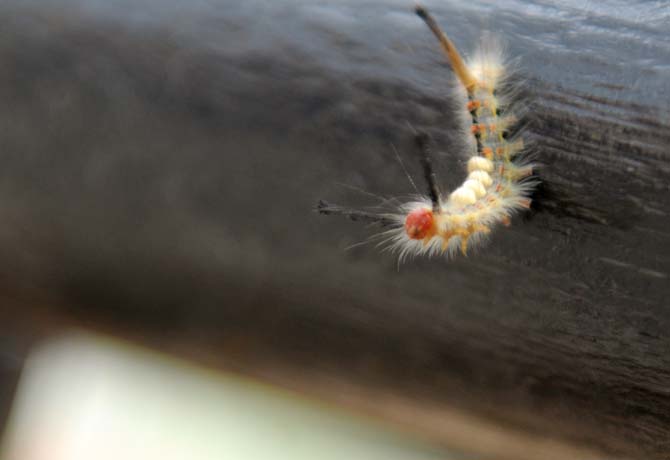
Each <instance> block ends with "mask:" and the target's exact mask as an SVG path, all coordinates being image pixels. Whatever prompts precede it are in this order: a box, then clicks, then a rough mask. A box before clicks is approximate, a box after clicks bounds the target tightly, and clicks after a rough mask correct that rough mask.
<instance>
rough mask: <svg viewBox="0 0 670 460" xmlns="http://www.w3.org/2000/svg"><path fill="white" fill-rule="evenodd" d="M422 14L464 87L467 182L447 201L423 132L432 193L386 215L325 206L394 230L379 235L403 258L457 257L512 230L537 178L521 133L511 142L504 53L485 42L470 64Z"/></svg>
mask: <svg viewBox="0 0 670 460" xmlns="http://www.w3.org/2000/svg"><path fill="white" fill-rule="evenodd" d="M416 13H417V15H418V16H419V17H421V18H422V19H423V20H424V21H425V23H426V24H427V26H428V27H429V29H430V30H431V31H432V32H433V33H434V34H435V36H436V37H437V39H438V40H439V42H440V45H441V47H442V49H443V51H444V52H445V54H446V56H447V58H448V60H449V62H450V64H451V67H452V69H453V71H454V74H455V75H456V77H457V79H458V81H459V82H460V85H459V86H460V88H462V92H463V94H462V98H463V105H464V109H465V110H464V111H463V112H462V114H463V117H464V118H465V123H466V125H465V126H467V125H469V129H468V131H469V132H468V134H467V135H466V136H467V139H468V142H467V144H468V147H467V148H468V156H469V160H468V162H467V172H468V175H467V178H466V180H465V181H464V182H463V184H462V185H461V186H460V187H458V188H456V189H455V190H454V191H452V192H451V193H450V194H449V195H448V197H446V198H444V197H443V196H442V194H441V193H440V188H439V185H438V183H437V179H436V175H435V173H434V171H433V168H432V164H431V156H430V151H429V149H428V145H427V138H426V136H423V135H418V136H417V143H418V144H419V147H420V151H421V160H422V166H423V170H424V175H425V178H426V181H427V183H428V195H427V196H421V197H418V199H416V200H414V201H411V202H408V203H405V204H400V205H398V206H397V209H396V210H395V211H394V212H391V213H383V214H374V213H368V212H365V211H356V210H351V209H346V208H343V207H340V206H336V205H332V204H329V203H326V202H324V201H321V202H320V203H319V206H318V209H319V212H321V213H322V214H341V215H346V216H348V217H350V218H352V219H354V220H359V219H365V220H368V221H373V222H378V223H381V224H382V225H386V226H389V227H391V228H390V229H389V230H387V231H384V232H382V233H381V234H379V235H378V236H379V238H381V243H380V244H382V245H384V244H385V245H386V246H387V248H388V249H390V250H392V251H393V252H396V253H397V254H398V256H399V260H400V261H402V260H404V259H405V258H407V257H413V256H416V255H428V256H433V255H438V254H446V255H447V256H452V255H454V254H456V253H457V252H459V251H460V252H461V253H463V254H466V253H467V251H468V248H470V247H472V246H475V245H477V244H479V243H480V242H482V241H483V240H484V239H485V238H486V237H487V235H488V234H489V233H490V232H491V229H492V228H493V227H494V226H496V225H498V224H503V225H505V226H509V225H510V216H511V215H512V214H514V213H515V212H518V211H519V210H523V209H528V208H530V204H531V200H530V198H529V195H530V193H531V192H532V191H533V189H534V186H535V182H534V180H533V179H532V178H531V175H532V171H533V166H532V165H531V164H528V163H527V162H524V161H523V160H522V159H521V157H522V155H521V154H522V151H523V140H522V139H521V138H520V137H519V136H515V138H514V140H511V139H509V138H508V133H509V128H510V127H511V126H512V125H513V124H514V123H515V119H514V118H513V116H512V115H511V114H509V113H507V112H506V111H505V108H506V107H509V103H510V102H511V101H510V100H509V93H508V95H505V94H504V93H502V92H501V90H500V88H501V86H503V84H504V83H505V78H506V76H507V75H506V73H505V68H504V58H503V53H502V50H501V48H500V47H499V46H496V45H495V44H494V43H492V42H488V43H483V45H484V46H481V47H480V49H479V50H478V51H477V53H476V54H475V55H474V57H473V58H472V59H471V60H469V61H468V62H465V61H464V60H463V59H462V57H461V55H460V54H459V52H458V50H457V49H456V47H455V46H454V44H453V43H452V42H451V40H450V39H449V38H448V37H447V36H446V35H445V34H444V32H442V30H441V29H440V28H439V26H438V25H437V23H436V22H435V20H434V19H433V18H432V16H430V15H429V14H428V12H427V11H426V10H425V9H424V8H423V7H420V6H418V7H417V8H416ZM501 93H502V94H501Z"/></svg>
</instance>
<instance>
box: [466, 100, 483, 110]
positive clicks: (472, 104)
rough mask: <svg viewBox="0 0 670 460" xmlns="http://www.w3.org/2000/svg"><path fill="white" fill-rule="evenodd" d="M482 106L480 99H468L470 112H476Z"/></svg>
mask: <svg viewBox="0 0 670 460" xmlns="http://www.w3.org/2000/svg"><path fill="white" fill-rule="evenodd" d="M481 106H482V103H481V102H480V101H468V106H467V107H468V112H474V111H476V110H478V109H479V108H480V107H481Z"/></svg>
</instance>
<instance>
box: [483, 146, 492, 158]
mask: <svg viewBox="0 0 670 460" xmlns="http://www.w3.org/2000/svg"><path fill="white" fill-rule="evenodd" d="M482 154H483V155H484V156H485V157H486V158H487V159H488V160H493V149H492V148H491V147H484V148H483V149H482Z"/></svg>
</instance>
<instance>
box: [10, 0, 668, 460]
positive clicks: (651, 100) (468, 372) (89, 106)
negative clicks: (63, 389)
mask: <svg viewBox="0 0 670 460" xmlns="http://www.w3.org/2000/svg"><path fill="white" fill-rule="evenodd" d="M273 5H274V4H273ZM505 5H508V4H505ZM509 5H511V6H506V7H507V8H508V10H505V9H504V8H503V9H501V10H495V11H492V12H491V19H490V20H489V23H488V24H487V25H488V26H489V27H488V28H490V29H494V30H496V28H495V27H496V24H500V29H501V30H496V31H497V32H499V33H500V34H501V35H503V36H505V38H506V39H507V40H509V41H510V43H509V48H510V54H513V55H518V54H521V55H522V56H521V57H522V58H523V59H522V60H521V61H520V63H519V65H518V74H519V77H520V78H521V80H522V81H523V83H522V86H521V88H522V95H523V100H524V101H525V103H526V105H527V108H528V112H527V115H526V116H525V119H526V122H527V128H526V129H527V138H528V139H529V140H530V141H532V142H533V143H534V152H535V155H536V157H537V161H538V162H540V163H542V165H543V167H542V169H541V170H540V173H539V174H540V177H541V178H542V180H543V184H542V187H541V189H540V190H539V191H538V194H537V196H536V198H537V200H536V204H535V205H534V209H533V210H532V212H530V213H528V214H527V215H526V216H521V217H518V218H515V219H514V220H513V224H512V226H511V227H510V228H509V229H505V228H500V229H496V231H495V232H494V234H493V237H492V239H491V241H490V243H489V244H488V245H487V246H485V247H483V248H481V249H480V250H478V251H476V253H472V254H470V255H469V256H468V257H467V258H464V257H458V258H457V259H456V260H453V261H446V260H442V259H434V260H417V261H415V262H412V263H408V264H405V265H402V266H401V267H400V268H399V269H398V267H397V264H396V260H395V259H394V258H393V257H392V256H390V255H389V254H385V253H379V251H378V250H377V249H375V248H374V245H367V246H366V245H363V246H356V247H355V248H353V249H350V250H345V248H347V247H348V246H350V245H352V244H355V243H357V242H360V241H363V240H365V239H366V238H367V237H368V236H370V235H372V234H374V232H375V231H376V229H375V228H374V227H370V228H366V227H365V225H361V224H358V223H353V222H348V221H346V220H345V219H340V218H338V217H334V216H318V215H317V214H316V213H315V212H313V208H314V206H315V205H316V203H317V202H318V200H319V199H327V200H329V201H332V202H335V203H339V204H346V205H352V206H365V205H374V204H377V203H378V202H379V199H378V198H375V197H371V196H369V195H367V193H368V192H370V193H375V194H381V195H385V196H404V195H407V194H411V193H413V189H412V187H411V185H410V184H409V182H408V180H407V178H406V177H405V174H404V172H403V170H402V168H401V167H400V166H399V164H398V162H397V160H396V158H395V154H394V153H393V149H392V147H391V144H392V145H394V146H395V147H396V148H397V149H398V151H399V152H400V155H401V157H402V159H403V162H404V164H405V165H407V167H408V169H409V171H410V174H411V175H412V176H413V177H414V180H415V181H416V182H417V184H422V183H423V182H422V181H421V169H420V165H419V164H418V161H417V158H416V150H415V147H414V145H413V137H412V130H411V128H410V126H409V125H412V126H414V127H416V128H419V129H422V130H425V131H426V132H428V133H429V134H430V135H431V137H432V142H433V143H434V145H435V146H436V147H437V148H436V150H437V151H438V153H437V158H436V166H437V172H438V174H439V177H440V178H441V179H442V180H443V184H441V185H442V187H443V189H446V190H449V189H452V188H453V187H455V186H457V184H459V183H460V182H461V181H462V179H463V176H464V164H463V158H462V157H461V156H460V155H459V151H460V149H461V147H460V143H459V136H458V133H456V132H454V130H453V129H450V128H451V127H453V125H454V119H455V118H454V116H455V115H454V113H455V111H456V110H460V106H459V104H460V101H456V100H451V99H449V98H448V96H447V95H448V94H449V91H448V88H449V85H450V84H451V74H450V72H449V70H448V67H447V66H446V65H445V64H444V63H443V59H442V56H441V55H440V52H439V49H438V47H437V44H436V43H435V42H434V37H433V36H432V35H431V34H430V32H429V31H428V30H425V26H424V25H423V24H422V23H421V20H420V19H419V18H417V17H415V16H414V15H413V12H412V6H413V5H408V6H407V8H405V5H398V4H396V3H393V5H384V4H382V3H374V2H372V3H370V4H366V6H365V7H361V9H359V10H356V11H354V9H353V8H350V7H347V6H342V7H341V9H340V10H338V9H337V8H334V7H326V6H318V5H310V4H300V3H298V2H296V3H287V4H284V5H282V6H269V5H264V4H263V3H262V2H258V3H256V2H245V3H244V4H235V3H225V2H221V3H217V2H200V3H196V4H193V5H192V6H179V5H174V4H171V3H168V2H159V1H150V2H149V1H147V2H140V3H134V2H133V3H132V4H131V3H128V2H126V3H124V2H120V1H119V2H104V3H102V2H100V3H99V2H81V3H79V2H75V1H51V2H15V3H11V2H10V3H5V4H3V6H2V7H1V8H0V31H1V32H0V111H1V112H0V155H2V167H1V168H0V213H1V216H2V226H0V258H1V260H3V264H2V265H1V266H0V282H1V283H2V285H3V286H4V287H5V291H6V292H8V293H11V295H12V296H14V297H13V298H20V299H31V298H33V297H37V296H42V297H46V298H50V299H52V300H53V304H52V305H54V306H53V307H51V308H52V309H53V311H52V312H51V313H54V314H57V315H59V316H63V317H70V318H74V319H76V320H77V321H78V322H80V323H84V324H91V325H95V324H98V323H105V324H113V325H115V327H116V328H118V330H120V331H123V330H133V331H140V334H141V335H144V336H146V337H149V338H154V339H156V340H160V341H161V342H162V343H175V344H176V343H188V344H189V345H190V346H193V347H197V348H200V349H202V350H205V353H211V354H217V353H220V352H221V350H229V349H234V350H235V352H236V353H237V354H239V355H241V356H245V353H248V354H249V356H251V355H253V354H264V355H266V356H272V357H273V359H276V360H277V361H278V362H281V361H285V362H287V363H290V364H291V365H292V366H296V365H299V366H304V367H308V368H318V369H321V370H322V371H324V372H330V373H333V374H334V375H338V376H345V377H346V378H348V379H350V380H352V381H354V382H360V383H361V384H366V385H381V386H384V387H390V388H393V389H394V390H397V391H399V392H404V393H406V394H410V395H415V396H416V397H420V398H422V399H428V400H431V401H435V404H440V403H442V402H446V403H449V404H455V405H457V406H461V407H463V408H466V409H468V410H474V411H476V412H477V413H481V414H485V415H487V416H490V417H493V418H494V419H496V420H499V421H500V422H501V423H504V424H511V425H516V426H519V427H522V428H523V429H527V430H531V431H535V432H537V433H541V434H549V435H551V436H556V437H559V438H561V437H565V438H567V439H572V440H577V441H580V442H584V443H586V444H589V445H595V446H597V447H600V448H603V449H605V450H606V451H608V452H613V453H619V454H622V455H628V456H633V457H639V458H666V457H665V455H666V453H667V452H668V451H669V450H670V444H669V442H668V439H670V415H669V414H670V354H669V353H668V351H670V339H668V334H667V331H668V330H669V327H670V311H669V309H668V308H669V307H668V301H667V299H668V294H669V293H670V289H669V288H668V281H669V280H668V276H669V275H670V234H669V233H668V230H667V229H668V225H669V224H670V218H669V217H668V213H670V205H669V202H668V198H667V196H668V195H667V193H668V192H670V190H669V182H668V179H669V178H670V163H669V162H668V157H669V154H668V152H667V145H668V143H669V142H670V127H669V126H668V119H669V112H668V86H667V85H668V81H670V80H669V79H668V78H667V73H668V68H669V66H670V57H669V56H670V55H669V54H668V53H667V50H665V48H664V46H667V37H664V36H663V35H662V34H661V33H660V32H659V29H658V27H660V26H659V25H655V23H653V22H647V23H645V24H646V25H644V26H643V25H640V24H642V23H641V22H635V21H634V20H630V21H628V22H623V23H622V22H617V21H614V20H612V19H611V18H604V19H602V21H600V22H599V21H598V17H599V16H598V12H591V13H589V14H590V15H586V16H585V18H582V19H580V20H576V21H575V22H570V23H569V24H573V25H574V29H570V28H569V27H568V28H567V29H566V28H565V27H567V26H566V23H565V22H563V20H562V19H561V18H562V17H563V16H562V15H561V14H562V13H561V10H560V9H559V10H558V12H555V11H554V12H552V11H553V10H552V9H551V8H549V9H548V10H542V11H541V12H540V16H539V17H538V16H535V15H534V14H533V13H534V12H536V10H537V5H534V4H531V3H529V4H528V5H527V10H525V9H523V8H522V9H521V10H519V11H521V13H519V14H516V15H514V14H513V13H514V12H515V11H517V10H516V8H521V7H520V6H514V5H513V4H511V3H510V4H509ZM429 6H430V5H429ZM547 8H548V7H547ZM566 8H567V7H566ZM658 8H659V9H660V8H661V7H658ZM659 11H660V10H659ZM433 12H434V14H435V16H436V18H437V20H438V21H440V22H441V23H442V24H443V26H444V27H445V29H446V30H447V31H449V33H452V30H453V37H452V38H453V40H454V42H455V43H456V44H457V45H458V46H460V47H461V48H463V49H464V50H468V49H469V47H468V45H469V44H470V43H469V42H467V41H465V40H467V39H472V38H474V37H476V36H477V35H478V34H479V32H480V28H481V26H482V23H481V21H484V19H481V18H482V17H484V16H483V15H484V14H485V10H484V9H481V10H480V9H477V7H476V5H475V6H474V7H471V8H469V9H462V10H461V9H459V8H458V7H457V6H451V7H445V9H439V8H436V10H434V11H433ZM517 12H518V11H517ZM354 13H356V14H354ZM563 13H564V14H572V13H574V10H572V9H570V8H567V9H566V10H565V11H564V12H563ZM542 14H546V15H547V16H542ZM552 14H556V17H554V16H552ZM650 14H651V13H650ZM659 14H660V13H659ZM477 20H479V21H480V22H479V23H477ZM580 21H582V22H580ZM471 22H475V24H474V26H473V27H472V30H470V27H469V24H470V23H471ZM415 23H416V24H415ZM594 23H595V24H598V27H599V28H600V29H601V30H605V31H607V30H609V31H611V33H612V35H613V36H620V37H623V38H620V39H619V41H618V42H613V43H611V44H610V45H607V41H606V40H603V41H602V42H600V41H598V40H593V39H592V38H593V37H592V36H590V35H589V33H595V32H593V29H592V28H589V27H587V25H589V24H591V25H593V24H594ZM638 25H639V27H638ZM562 27H563V29H562ZM580 27H581V28H580ZM636 27H637V28H636ZM638 29H639V30H638ZM534 30H537V31H539V30H546V31H554V34H555V35H556V36H557V37H559V38H560V39H561V40H558V42H557V43H558V44H560V46H559V45H557V44H556V43H554V42H553V41H552V40H554V39H555V37H554V36H551V37H548V36H547V37H544V38H545V41H542V40H539V41H538V43H539V44H534V43H533V42H532V41H530V37H533V36H537V35H536V34H535V33H534V32H533V31H534ZM561 31H563V32H561ZM623 32H626V33H625V34H624V33H623ZM547 33H549V32H547ZM636 33H640V34H642V33H646V34H647V35H646V36H645V35H642V36H639V35H635V34H636ZM579 36H582V37H584V40H581V41H580V40H579V39H577V38H575V37H579ZM639 37H641V38H639ZM587 38H590V40H587ZM573 39H574V40H573ZM664 40H665V41H664ZM584 41H586V42H588V43H589V44H590V47H581V48H580V47H577V44H579V43H583V42H584ZM544 45H547V46H544ZM549 45H552V46H549ZM571 45H575V48H574V49H571V48H570V46H571ZM624 45H625V46H624ZM607 46H609V47H610V48H607ZM618 48H621V51H620V52H619V53H617V52H616V51H617V49H618ZM552 50H553V51H552ZM664 50H665V51H664ZM515 51H516V53H514V52H515ZM552 53H554V54H552ZM647 55H649V56H650V57H649V58H648V59H646V60H645V56H647ZM614 56H624V57H631V56H639V60H637V61H632V60H631V61H630V62H629V63H628V65H626V63H624V62H621V61H613V60H612V59H614ZM651 56H653V57H651ZM608 58H609V60H608ZM622 59H623V58H622ZM645 66H646V67H645ZM635 69H637V70H635ZM643 69H646V70H643ZM636 72H637V73H636ZM339 183H344V184H348V185H349V186H351V187H353V188H355V189H361V190H362V192H358V191H356V190H352V189H351V187H349V188H348V187H344V186H341V185H338V184H339ZM420 186H421V185H420ZM17 292H18V293H17ZM8 295H9V294H8ZM6 305H8V306H9V305H13V303H12V302H9V301H8V302H7V303H6ZM57 305H65V307H57ZM27 314H28V312H27V309H26V308H25V307H22V308H20V309H19V308H10V307H7V309H6V310H5V312H4V313H3V316H5V317H6V318H7V319H8V320H9V321H8V322H7V324H11V323H12V321H11V320H12V319H17V318H20V317H21V316H22V315H27ZM21 334H23V332H22V331H15V330H7V331H3V336H6V337H8V339H7V342H6V343H8V344H10V345H7V346H5V345H3V349H4V350H8V351H7V352H6V353H3V354H2V355H0V356H1V357H2V361H3V366H5V367H3V369H16V368H17V367H18V363H20V356H21V354H22V352H20V351H17V350H23V348H22V346H18V345H11V344H16V343H22V339H21V337H22V336H21ZM175 346H176V345H175ZM2 375H3V376H5V375H11V376H13V375H15V371H6V372H5V371H4V370H3V373H2ZM8 380H11V379H8ZM12 385H13V384H11V383H7V384H4V383H3V391H4V388H5V387H7V388H8V387H11V386H12ZM3 398H6V396H5V394H4V393H3Z"/></svg>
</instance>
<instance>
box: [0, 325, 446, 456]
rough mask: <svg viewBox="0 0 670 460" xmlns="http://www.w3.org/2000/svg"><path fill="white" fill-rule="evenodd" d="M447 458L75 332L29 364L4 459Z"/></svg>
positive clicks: (289, 397)
mask: <svg viewBox="0 0 670 460" xmlns="http://www.w3.org/2000/svg"><path fill="white" fill-rule="evenodd" d="M358 458H360V459H365V460H377V459H379V460H382V459H383V460H393V459H412V460H420V459H438V458H439V459H442V460H444V459H445V458H446V456H445V453H444V452H440V451H439V450H437V449H435V448H432V447H431V446H427V445H424V444H421V443H419V442H418V441H415V440H413V439H410V438H407V437H405V436H404V435H402V434H400V433H398V432H395V431H393V430H391V429H389V428H388V427H385V426H383V425H378V424H376V423H374V422H373V421H371V420H368V419H365V418H362V417H356V416H354V415H350V414H348V413H345V412H341V411H339V410H335V409H333V408H330V407H328V406H327V405H321V404H314V403H313V402H310V401H309V400H308V399H304V398H301V397H298V396H296V395H294V394H292V393H290V392H288V391H283V390H280V389H277V388H274V387H271V386H269V385H264V384H260V383H258V382H255V381H252V380H248V379H245V378H241V377H239V376H236V375H232V374H224V373H215V372H211V371H207V370H204V369H200V368H197V367H194V366H189V365H188V364H186V363H184V362H180V361H178V360H173V359H170V358H168V357H165V356H161V355H158V354H155V353H151V352H148V351H145V350H142V349H139V348H134V347H132V346H129V345H125V344H122V343H120V342H115V341H112V340H108V339H102V338H96V337H93V336H89V335H84V334H75V335H71V336H67V337H64V338H62V339H59V340H56V341H52V342H50V343H48V344H46V345H45V346H43V347H41V348H40V349H39V350H37V351H35V352H34V353H33V355H32V356H31V357H30V359H29V360H28V362H27V363H26V367H25V370H24V373H23V375H22V378H21V382H20V385H19V390H18V394H17V397H16V399H15V403H14V407H13V410H12V414H11V417H10V421H9V424H8V428H7V431H6V433H5V438H4V441H3V446H2V459H3V460H90V459H99V460H107V459H109V460H112V459H115V460H116V459H124V460H140V459H142V460H153V459H160V460H172V459H182V460H186V459H188V460H198V459H225V460H236V459H239V460H254V459H259V460H263V459H273V460H281V459H287V460H288V459H291V460H300V459H310V460H313V459H320V460H329V459H333V460H335V459H338V460H341V459H358Z"/></svg>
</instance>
